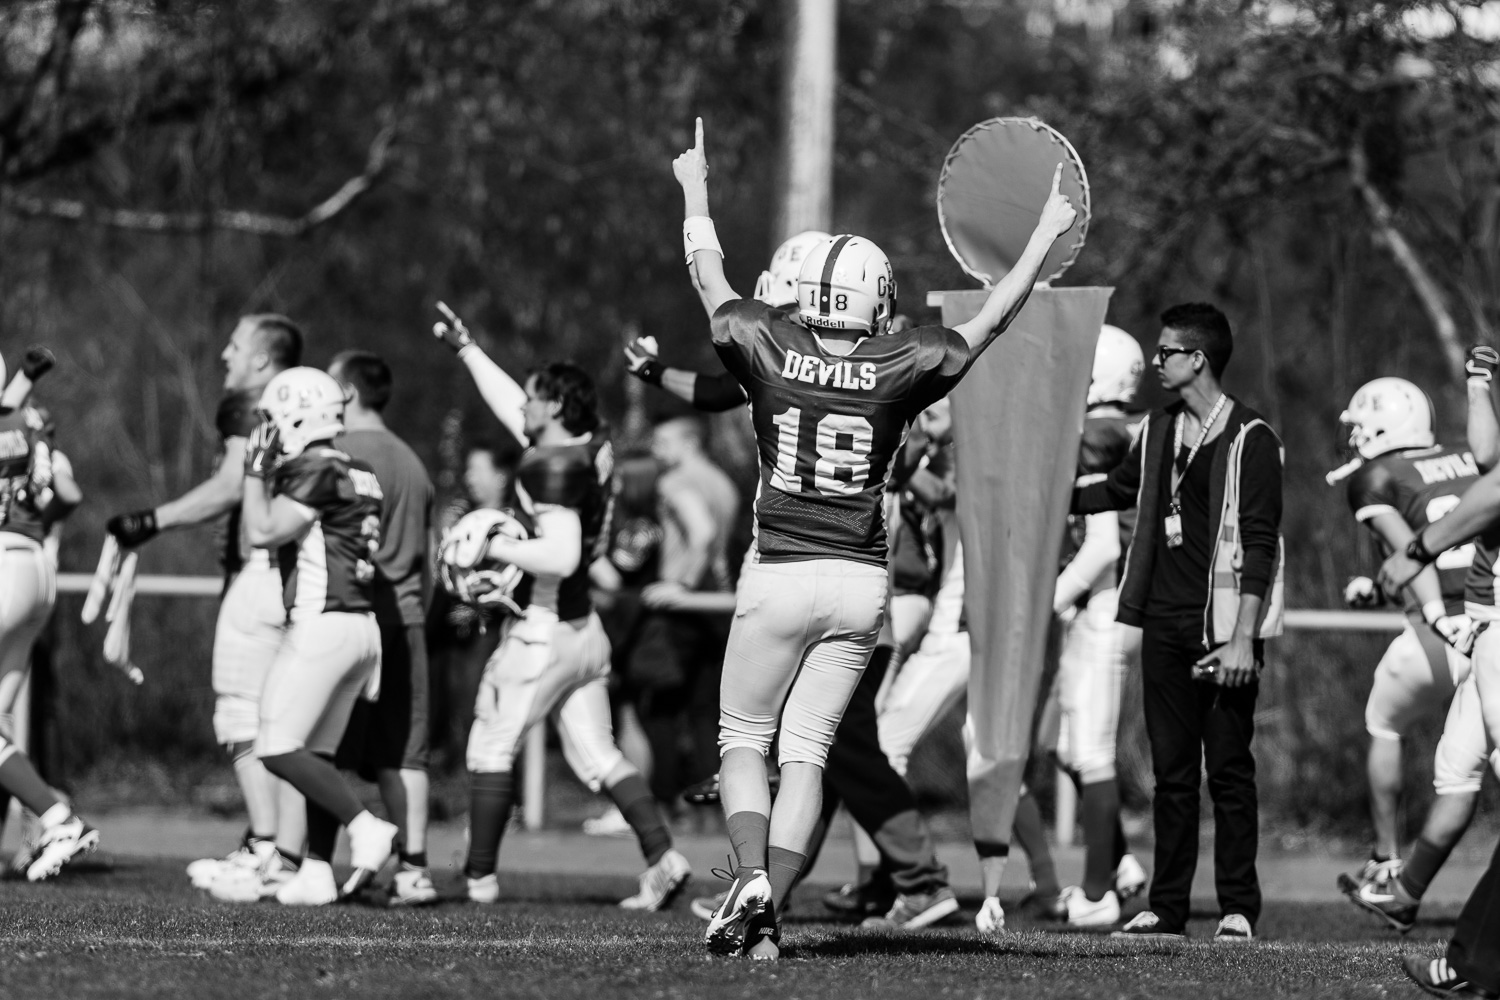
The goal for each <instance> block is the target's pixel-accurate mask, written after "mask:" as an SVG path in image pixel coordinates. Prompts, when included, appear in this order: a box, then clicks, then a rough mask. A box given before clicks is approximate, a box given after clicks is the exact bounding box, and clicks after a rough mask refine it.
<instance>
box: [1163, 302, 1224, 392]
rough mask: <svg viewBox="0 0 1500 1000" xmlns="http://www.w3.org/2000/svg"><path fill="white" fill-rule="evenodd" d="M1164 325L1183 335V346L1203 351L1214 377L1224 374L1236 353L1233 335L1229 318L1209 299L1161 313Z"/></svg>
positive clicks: (1187, 303) (1176, 306)
mask: <svg viewBox="0 0 1500 1000" xmlns="http://www.w3.org/2000/svg"><path fill="white" fill-rule="evenodd" d="M1161 325H1162V326H1164V327H1171V328H1172V329H1173V330H1176V331H1177V332H1178V333H1180V334H1182V343H1183V346H1184V347H1190V348H1192V349H1193V350H1195V351H1202V352H1203V356H1204V357H1205V358H1207V359H1208V370H1209V371H1211V372H1213V375H1214V378H1218V377H1219V376H1220V375H1222V374H1224V369H1225V367H1226V366H1227V365H1228V364H1229V356H1230V355H1232V354H1233V353H1234V334H1233V332H1232V331H1231V330H1230V329H1229V317H1227V316H1225V315H1224V314H1223V313H1222V312H1220V311H1219V308H1218V307H1217V306H1213V305H1210V304H1209V303H1207V302H1184V303H1182V304H1180V305H1175V306H1173V307H1172V308H1170V309H1168V310H1167V311H1166V312H1164V313H1162V314H1161Z"/></svg>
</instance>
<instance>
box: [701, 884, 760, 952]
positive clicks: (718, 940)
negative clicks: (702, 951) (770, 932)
mask: <svg viewBox="0 0 1500 1000" xmlns="http://www.w3.org/2000/svg"><path fill="white" fill-rule="evenodd" d="M770 913H771V880H770V879H769V878H767V877H766V873H765V872H764V871H763V870H761V869H759V868H754V869H750V873H749V874H748V875H744V876H736V877H735V879H734V882H733V883H731V884H730V886H729V895H728V896H726V897H725V899H724V904H723V905H722V906H720V907H719V909H718V911H717V912H716V913H715V914H714V915H713V917H711V918H710V919H709V921H708V930H707V931H705V932H704V935H703V943H704V944H706V945H708V950H709V951H711V952H713V953H714V954H715V955H739V954H741V953H743V952H744V950H745V945H746V940H745V939H746V935H747V934H749V931H750V927H751V925H752V924H755V925H757V926H758V925H759V923H760V922H761V918H762V917H763V916H765V915H768V914H770ZM770 922H771V926H772V927H773V928H774V926H775V917H774V916H772V917H771V918H770ZM758 940H759V938H757V940H756V941H751V942H750V944H752V945H753V944H755V943H757V941H758Z"/></svg>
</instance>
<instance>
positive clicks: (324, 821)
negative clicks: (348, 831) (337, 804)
mask: <svg viewBox="0 0 1500 1000" xmlns="http://www.w3.org/2000/svg"><path fill="white" fill-rule="evenodd" d="M338 842H339V818H338V817H337V816H335V815H334V814H333V813H331V812H329V811H328V810H327V809H324V808H323V807H322V806H320V805H318V804H317V803H316V802H314V801H313V799H312V796H310V795H309V796H308V797H307V856H308V857H309V858H312V859H313V860H314V861H325V862H329V863H332V862H333V849H334V846H335V845H336V844H338Z"/></svg>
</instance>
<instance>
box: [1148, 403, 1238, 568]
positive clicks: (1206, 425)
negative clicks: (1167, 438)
mask: <svg viewBox="0 0 1500 1000" xmlns="http://www.w3.org/2000/svg"><path fill="white" fill-rule="evenodd" d="M1228 398H1229V397H1228V396H1226V395H1225V394H1224V393H1219V398H1218V399H1217V400H1216V401H1215V402H1214V407H1213V409H1212V410H1210V411H1209V412H1208V418H1207V419H1206V420H1204V421H1203V429H1202V430H1201V431H1200V432H1199V434H1198V442H1197V443H1196V444H1194V445H1193V447H1192V450H1191V451H1189V452H1188V456H1187V461H1186V462H1183V463H1182V470H1181V471H1180V472H1179V471H1178V469H1177V467H1176V462H1177V456H1178V455H1179V454H1181V453H1182V416H1181V415H1180V414H1179V415H1178V416H1177V418H1176V420H1175V421H1174V423H1175V424H1176V427H1175V429H1174V430H1175V433H1174V441H1173V445H1172V462H1173V466H1172V499H1171V501H1170V504H1169V506H1168V507H1167V516H1166V517H1164V518H1162V522H1161V527H1162V531H1163V532H1164V533H1165V534H1164V537H1165V538H1166V541H1167V548H1169V549H1180V548H1182V501H1180V500H1178V499H1177V491H1178V490H1179V489H1180V488H1181V487H1182V480H1183V479H1184V478H1186V476H1187V470H1188V466H1190V465H1192V464H1193V459H1195V458H1197V457H1198V451H1199V449H1201V448H1202V447H1203V442H1205V441H1207V440H1208V435H1209V433H1210V432H1211V431H1212V430H1213V429H1214V424H1215V423H1217V422H1218V419H1219V411H1220V410H1222V409H1223V408H1224V401H1225V400H1226V399H1228Z"/></svg>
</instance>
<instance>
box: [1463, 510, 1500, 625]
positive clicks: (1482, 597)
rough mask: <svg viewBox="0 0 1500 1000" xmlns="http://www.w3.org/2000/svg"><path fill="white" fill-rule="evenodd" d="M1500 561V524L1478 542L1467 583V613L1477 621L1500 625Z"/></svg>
mask: <svg viewBox="0 0 1500 1000" xmlns="http://www.w3.org/2000/svg"><path fill="white" fill-rule="evenodd" d="M1497 558H1500V524H1492V525H1490V527H1488V528H1486V529H1485V530H1484V531H1481V532H1480V533H1479V537H1478V538H1476V539H1475V540H1474V561H1473V562H1472V563H1471V564H1470V565H1469V574H1468V576H1467V578H1466V579H1465V581H1464V610H1465V611H1466V612H1468V614H1469V615H1470V616H1471V617H1472V618H1474V620H1475V621H1486V622H1493V621H1500V597H1497V583H1496V579H1495V573H1496V569H1495V563H1496V560H1497Z"/></svg>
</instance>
